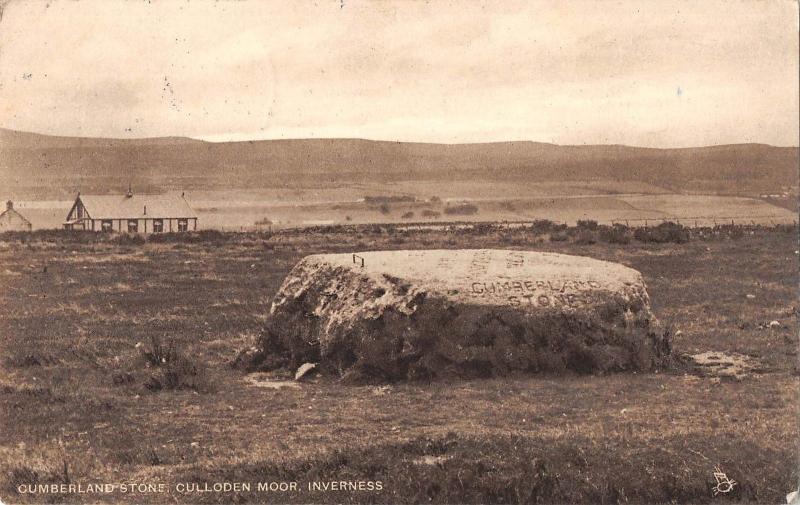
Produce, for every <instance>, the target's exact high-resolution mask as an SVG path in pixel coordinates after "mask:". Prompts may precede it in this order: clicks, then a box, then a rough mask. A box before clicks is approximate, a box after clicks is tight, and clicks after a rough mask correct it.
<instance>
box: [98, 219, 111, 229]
mask: <svg viewBox="0 0 800 505" xmlns="http://www.w3.org/2000/svg"><path fill="white" fill-rule="evenodd" d="M113 229H114V222H113V221H112V220H110V219H103V220H102V221H101V222H100V230H101V231H111V230H113Z"/></svg>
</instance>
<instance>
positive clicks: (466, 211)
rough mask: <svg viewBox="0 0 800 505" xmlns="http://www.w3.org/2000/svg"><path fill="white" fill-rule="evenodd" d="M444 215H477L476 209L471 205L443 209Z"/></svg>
mask: <svg viewBox="0 0 800 505" xmlns="http://www.w3.org/2000/svg"><path fill="white" fill-rule="evenodd" d="M444 213H445V214H448V215H458V216H470V215H472V214H477V213H478V207H477V206H476V205H473V204H471V203H462V204H459V205H452V206H449V207H445V209H444Z"/></svg>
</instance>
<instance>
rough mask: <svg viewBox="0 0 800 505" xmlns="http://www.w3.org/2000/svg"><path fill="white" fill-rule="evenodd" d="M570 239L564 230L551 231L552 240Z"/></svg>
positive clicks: (562, 240)
mask: <svg viewBox="0 0 800 505" xmlns="http://www.w3.org/2000/svg"><path fill="white" fill-rule="evenodd" d="M567 240H569V236H568V235H567V234H566V233H563V232H557V233H551V234H550V242H566V241H567Z"/></svg>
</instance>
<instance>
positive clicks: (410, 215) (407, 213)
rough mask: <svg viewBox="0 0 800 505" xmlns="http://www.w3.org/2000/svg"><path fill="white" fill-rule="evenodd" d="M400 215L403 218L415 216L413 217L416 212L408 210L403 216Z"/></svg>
mask: <svg viewBox="0 0 800 505" xmlns="http://www.w3.org/2000/svg"><path fill="white" fill-rule="evenodd" d="M400 217H402V218H403V219H411V218H413V217H414V213H413V212H411V211H408V212H406V213H404V214H403V215H402V216H400Z"/></svg>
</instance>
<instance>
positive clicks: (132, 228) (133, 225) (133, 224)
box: [128, 219, 139, 233]
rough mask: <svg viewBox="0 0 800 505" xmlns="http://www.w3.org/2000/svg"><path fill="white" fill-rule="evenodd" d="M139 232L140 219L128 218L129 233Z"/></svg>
mask: <svg viewBox="0 0 800 505" xmlns="http://www.w3.org/2000/svg"><path fill="white" fill-rule="evenodd" d="M138 232H139V220H138V219H128V233H138Z"/></svg>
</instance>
